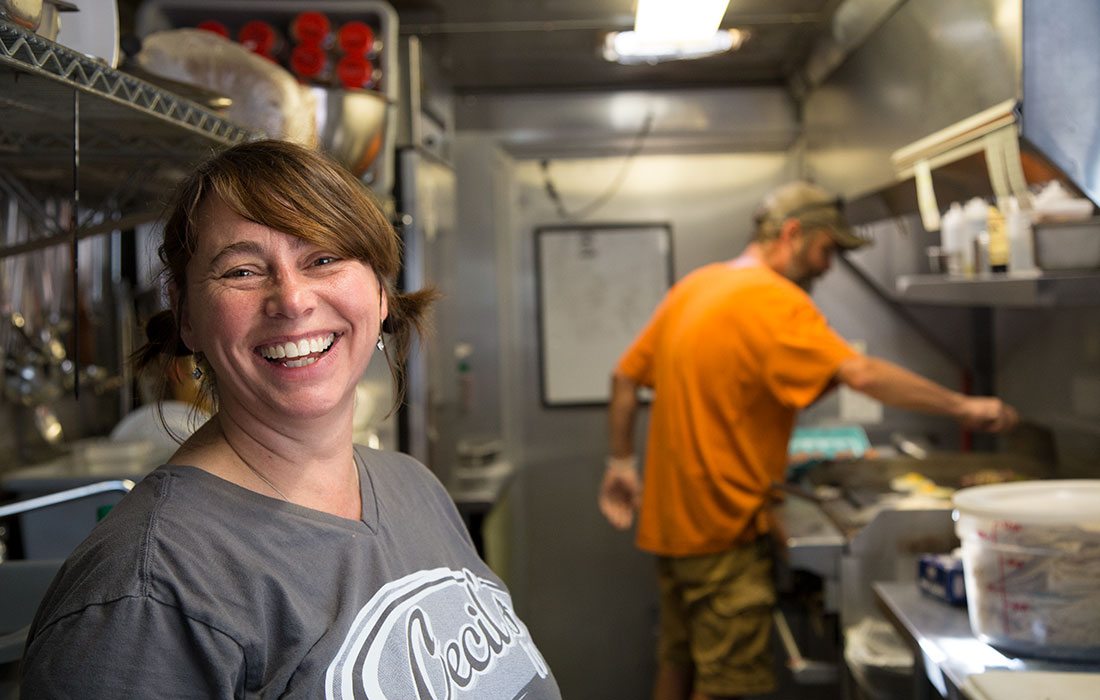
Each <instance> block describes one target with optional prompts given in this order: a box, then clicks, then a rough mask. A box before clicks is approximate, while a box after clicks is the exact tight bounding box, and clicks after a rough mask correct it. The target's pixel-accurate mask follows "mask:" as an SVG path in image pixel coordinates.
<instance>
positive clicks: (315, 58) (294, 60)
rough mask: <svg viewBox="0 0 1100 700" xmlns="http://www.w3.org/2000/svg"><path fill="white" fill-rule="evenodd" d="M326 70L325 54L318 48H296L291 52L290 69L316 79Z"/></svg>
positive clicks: (304, 46)
mask: <svg viewBox="0 0 1100 700" xmlns="http://www.w3.org/2000/svg"><path fill="white" fill-rule="evenodd" d="M324 68H325V52H324V51H323V50H321V49H320V48H319V47H317V46H306V45H304V44H303V45H300V46H295V47H294V50H293V51H291V52H290V69H291V70H293V71H294V72H295V73H297V74H298V75H300V76H303V77H306V78H313V77H316V76H317V75H319V74H320V73H321V71H322V70H324Z"/></svg>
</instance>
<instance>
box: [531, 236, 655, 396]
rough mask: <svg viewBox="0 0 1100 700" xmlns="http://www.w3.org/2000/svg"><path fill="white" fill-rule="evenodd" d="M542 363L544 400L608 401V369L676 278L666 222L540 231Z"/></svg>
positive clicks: (537, 263) (536, 238)
mask: <svg viewBox="0 0 1100 700" xmlns="http://www.w3.org/2000/svg"><path fill="white" fill-rule="evenodd" d="M535 241H536V242H535V259H536V267H537V276H538V297H539V299H538V313H539V352H540V357H539V363H540V371H541V378H540V379H541V387H542V402H543V404H544V405H546V406H575V405H584V404H600V403H607V401H608V399H609V397H610V391H609V389H610V382H611V372H612V370H613V369H614V367H615V363H616V362H618V360H619V357H621V356H622V354H623V352H625V351H626V349H627V347H628V346H629V345H630V343H631V342H632V341H633V340H634V338H635V336H637V335H638V333H639V331H641V330H642V328H643V327H644V326H645V324H646V322H647V321H648V320H649V317H650V316H651V315H652V314H653V310H654V309H656V308H657V304H658V303H659V302H660V301H661V299H662V298H663V297H664V295H665V293H666V292H667V291H668V288H669V286H670V285H671V283H672V232H671V230H670V228H669V226H668V225H667V224H614V225H612V224H607V225H594V226H571V227H566V226H561V227H548V228H540V229H538V230H537V231H536V233H535Z"/></svg>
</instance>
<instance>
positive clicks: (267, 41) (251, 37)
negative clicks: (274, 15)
mask: <svg viewBox="0 0 1100 700" xmlns="http://www.w3.org/2000/svg"><path fill="white" fill-rule="evenodd" d="M237 41H239V42H241V44H243V45H244V47H245V48H247V49H248V50H249V51H254V52H255V53H258V54H263V55H264V56H267V55H270V54H271V51H272V49H274V48H275V27H272V26H271V25H270V24H268V23H267V22H263V21H261V20H258V19H254V20H252V21H251V22H247V23H245V25H244V26H243V27H241V30H240V31H239V32H237Z"/></svg>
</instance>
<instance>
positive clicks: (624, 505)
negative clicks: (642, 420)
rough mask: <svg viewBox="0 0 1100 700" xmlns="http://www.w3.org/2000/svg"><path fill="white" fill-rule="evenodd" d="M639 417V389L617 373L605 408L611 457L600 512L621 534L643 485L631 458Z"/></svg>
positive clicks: (631, 381)
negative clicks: (606, 408) (635, 428)
mask: <svg viewBox="0 0 1100 700" xmlns="http://www.w3.org/2000/svg"><path fill="white" fill-rule="evenodd" d="M637 415H638V385H637V383H636V382H634V380H632V379H630V378H629V377H626V376H623V375H621V374H618V373H616V374H615V375H613V376H612V378H611V402H610V404H609V405H608V427H609V431H610V437H611V439H610V447H611V456H610V457H609V458H608V460H607V469H606V471H605V472H604V476H603V483H602V484H601V485H600V496H599V502H600V511H601V512H602V513H603V514H604V517H605V518H607V520H608V521H609V522H610V523H611V524H612V525H614V526H615V527H617V528H619V529H620V530H625V529H626V528H628V527H630V525H631V523H632V522H634V511H635V510H636V509H637V507H638V504H639V503H640V501H641V495H642V485H641V480H640V479H639V478H638V460H637V457H635V456H634V421H635V418H636V416H637Z"/></svg>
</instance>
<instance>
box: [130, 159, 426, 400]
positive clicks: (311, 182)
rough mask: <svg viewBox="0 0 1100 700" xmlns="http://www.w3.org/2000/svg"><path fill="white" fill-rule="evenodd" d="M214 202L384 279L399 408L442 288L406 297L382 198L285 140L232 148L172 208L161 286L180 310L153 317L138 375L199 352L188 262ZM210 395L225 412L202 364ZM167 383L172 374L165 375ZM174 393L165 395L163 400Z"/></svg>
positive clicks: (188, 184)
mask: <svg viewBox="0 0 1100 700" xmlns="http://www.w3.org/2000/svg"><path fill="white" fill-rule="evenodd" d="M211 195H216V196H218V197H219V198H221V200H222V201H223V202H225V204H226V205H227V206H228V207H229V208H230V209H232V210H233V211H234V212H235V213H237V214H238V215H240V216H242V217H244V218H245V219H248V220H249V221H254V222H256V223H259V224H262V225H264V226H267V227H269V228H272V229H275V230H276V231H281V232H283V233H287V234H290V235H292V236H297V237H298V238H302V239H304V240H307V241H309V242H311V243H314V244H316V245H318V246H320V247H322V248H324V249H326V250H331V251H332V252H334V253H336V254H338V255H341V256H344V257H347V258H351V259H355V260H361V261H362V262H364V263H366V264H367V265H369V266H370V267H371V269H372V270H373V271H374V273H375V274H376V275H377V276H378V280H379V283H380V285H381V288H382V289H383V291H384V292H385V294H386V298H387V300H388V306H389V315H388V316H387V318H386V320H385V321H384V322H383V323H382V331H383V332H384V333H385V334H386V336H387V337H386V342H385V350H384V354H385V357H386V362H387V363H388V364H389V367H390V375H391V376H392V378H393V385H394V397H395V398H394V407H396V406H397V405H398V404H399V403H400V402H401V400H402V398H403V396H404V366H405V361H406V359H407V357H408V354H409V351H410V348H411V347H412V341H413V334H414V333H416V334H422V333H423V332H424V322H425V321H424V319H425V314H426V311H427V308H428V306H429V305H430V304H431V302H432V301H433V300H434V299H435V298H436V297H437V296H438V293H437V292H436V291H435V290H434V289H422V290H419V291H414V292H410V293H407V294H403V293H399V292H398V291H397V289H396V280H397V275H398V272H399V271H400V269H401V240H400V238H399V237H398V235H397V232H396V231H395V230H394V228H393V226H392V225H391V224H390V222H389V220H388V219H387V218H386V216H385V214H383V212H382V209H381V208H380V207H379V206H378V204H377V203H376V201H375V199H374V197H373V196H372V195H371V194H370V192H369V191H368V190H367V189H366V188H365V187H364V186H363V184H362V183H361V182H359V181H358V180H356V179H355V177H353V176H352V175H351V173H349V172H348V171H347V170H345V169H343V168H342V167H341V166H339V165H337V164H336V163H335V162H333V161H332V160H330V159H329V158H328V157H327V156H324V155H322V154H320V153H318V152H316V151H312V150H309V149H307V148H303V147H302V146H298V145H295V144H292V143H289V142H286V141H275V140H261V141H252V142H249V143H245V144H240V145H237V146H233V147H231V148H228V149H226V150H224V151H222V152H221V153H219V154H217V155H215V156H214V157H213V158H211V159H209V160H207V161H206V162H205V163H203V164H202V165H200V166H199V167H198V168H196V169H195V171H194V172H193V173H191V175H189V176H188V177H187V178H186V179H185V180H184V181H183V182H182V183H180V185H179V187H178V188H177V190H176V194H175V196H174V197H173V199H172V201H171V202H170V204H169V207H168V210H167V214H166V219H165V224H164V240H163V243H162V244H161V246H160V249H159V254H160V260H161V262H162V263H163V264H164V269H163V272H162V275H163V282H164V283H165V284H166V286H167V287H168V288H169V289H171V290H174V293H173V294H172V295H171V296H172V298H173V306H174V308H172V309H170V310H165V311H162V312H160V313H159V314H157V315H156V316H154V317H153V318H152V319H150V321H149V323H148V324H147V326H146V336H147V337H148V342H147V343H146V344H145V345H144V346H143V347H142V348H140V349H139V350H138V351H137V352H136V353H135V354H134V356H135V363H136V365H137V368H138V369H139V370H141V369H144V368H146V367H149V366H151V365H154V364H156V365H159V366H160V367H161V368H162V369H165V370H167V368H168V366H169V365H170V364H171V362H172V358H174V357H178V356H181V355H189V354H191V350H190V349H188V348H187V347H186V346H185V345H184V343H183V340H182V339H181V338H180V333H179V326H178V323H177V319H179V318H180V315H181V311H182V309H183V305H184V303H185V302H186V292H187V263H188V262H190V260H191V256H192V255H193V254H194V252H195V249H196V245H197V242H198V235H199V230H198V223H199V221H200V217H199V210H200V208H201V207H202V205H203V203H204V202H206V200H207V199H208V198H209V197H210V196H211ZM202 369H203V370H204V375H203V378H202V391H201V393H202V395H203V397H204V398H205V399H206V400H208V402H209V405H210V406H212V407H215V408H216V407H217V392H216V384H215V381H214V377H213V376H212V373H211V372H210V371H209V368H208V367H207V366H205V365H203V366H202ZM164 375H165V376H167V372H165V373H164ZM166 391H167V386H165V387H163V388H162V395H164V393H165V392H166Z"/></svg>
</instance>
